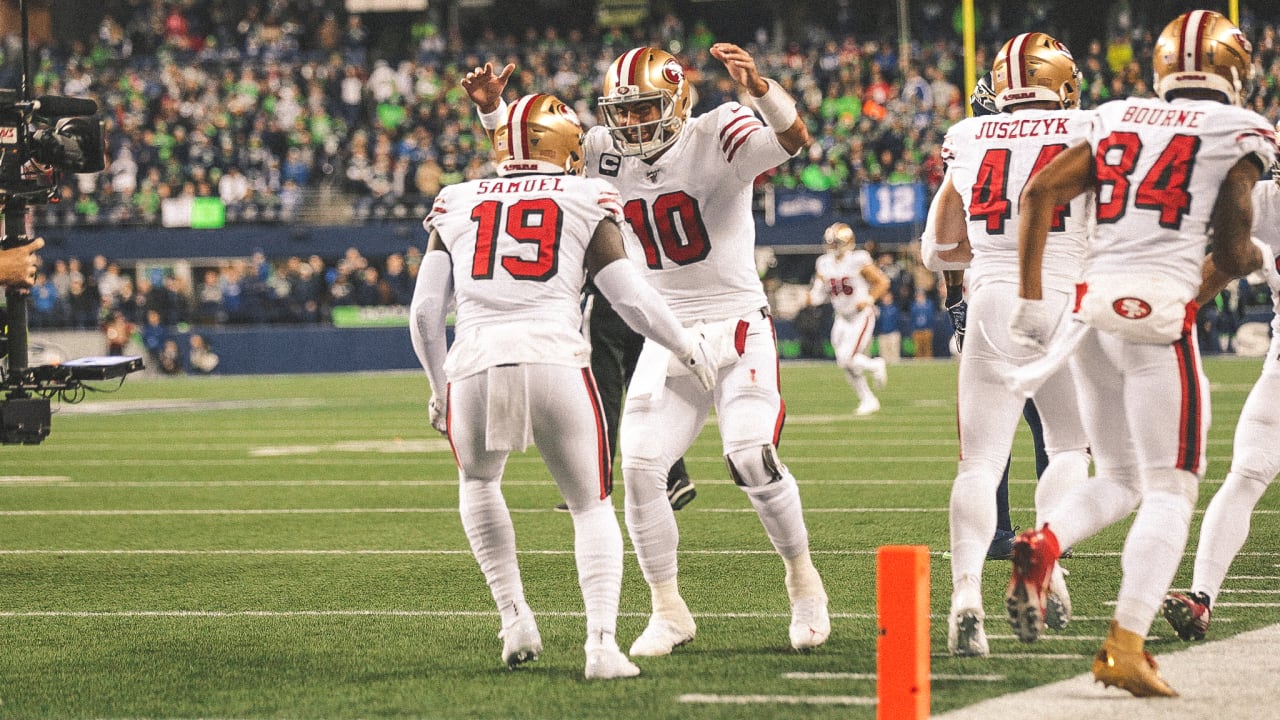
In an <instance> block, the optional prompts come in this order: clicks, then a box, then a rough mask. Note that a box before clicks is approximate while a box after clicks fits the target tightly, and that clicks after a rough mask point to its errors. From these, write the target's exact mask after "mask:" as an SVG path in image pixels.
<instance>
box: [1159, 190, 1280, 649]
mask: <svg viewBox="0 0 1280 720" xmlns="http://www.w3.org/2000/svg"><path fill="white" fill-rule="evenodd" d="M1272 173H1273V177H1272V180H1273V182H1260V183H1258V184H1256V185H1255V186H1254V188H1253V198H1252V202H1253V237H1254V242H1255V243H1257V244H1259V245H1260V247H1259V249H1260V250H1262V252H1263V261H1264V262H1263V267H1262V272H1263V273H1265V275H1266V278H1267V285H1268V286H1269V287H1270V288H1271V302H1272V303H1273V305H1274V310H1275V314H1274V315H1273V317H1272V318H1271V346H1270V349H1269V350H1268V351H1267V359H1266V360H1265V361H1264V362H1263V365H1262V375H1261V377H1259V378H1258V382H1256V383H1254V386H1253V389H1252V390H1250V391H1249V397H1248V398H1246V399H1245V401H1244V408H1243V409H1242V410H1241V411H1240V419H1239V420H1238V421H1237V423H1236V436H1235V442H1234V446H1233V448H1232V453H1231V470H1230V471H1229V472H1228V473H1227V479H1226V480H1224V481H1223V483H1222V487H1220V488H1218V492H1216V493H1214V495H1213V499H1212V500H1210V501H1209V507H1208V509H1206V510H1205V513H1204V520H1202V521H1201V524H1200V544H1199V545H1198V546H1197V547H1196V560H1195V569H1194V572H1193V574H1192V577H1191V589H1190V590H1189V591H1188V592H1185V593H1183V592H1174V593H1169V594H1168V595H1166V596H1165V599H1164V606H1163V608H1162V611H1163V613H1164V617H1165V619H1166V620H1168V621H1169V624H1170V625H1172V626H1173V628H1174V630H1176V631H1177V633H1178V637H1180V638H1182V639H1183V640H1203V639H1204V635H1205V632H1206V631H1207V630H1208V629H1209V615H1210V608H1211V607H1212V605H1213V602H1214V601H1215V600H1217V598H1218V592H1219V591H1220V590H1221V589H1222V581H1223V580H1224V579H1226V577H1227V569H1228V568H1230V567H1231V562H1232V561H1233V560H1234V559H1235V557H1236V554H1237V553H1239V552H1240V548H1241V547H1244V541H1245V540H1246V539H1247V538H1248V537H1249V525H1250V516H1251V515H1252V514H1253V508H1254V506H1256V505H1257V504H1258V500H1260V499H1261V498H1262V494H1263V493H1264V492H1266V490H1267V486H1268V485H1270V484H1271V481H1273V480H1275V478H1276V474H1277V473H1280V451H1277V449H1276V427H1278V426H1280V272H1277V271H1278V270H1280V266H1278V265H1277V262H1276V261H1277V258H1280V176H1277V175H1275V173H1276V168H1275V166H1274V165H1273V166H1272ZM1212 262H1213V258H1212V255H1211V256H1210V258H1209V259H1208V260H1206V263H1212ZM1211 272H1212V270H1211ZM1219 290H1221V288H1218V287H1212V286H1211V287H1207V288H1203V289H1202V290H1201V293H1200V297H1199V298H1198V300H1199V301H1200V302H1201V304H1203V303H1206V302H1209V301H1211V300H1213V297H1214V296H1215V295H1217V294H1218V291H1219Z"/></svg>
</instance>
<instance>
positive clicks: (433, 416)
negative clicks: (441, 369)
mask: <svg viewBox="0 0 1280 720" xmlns="http://www.w3.org/2000/svg"><path fill="white" fill-rule="evenodd" d="M448 409H449V407H448V403H447V401H446V400H445V399H444V398H442V397H439V396H436V395H432V396H431V400H430V402H428V403H427V419H429V420H430V421H431V427H433V428H435V429H436V430H439V431H440V433H441V434H443V435H448V434H449V413H448V412H447V411H448Z"/></svg>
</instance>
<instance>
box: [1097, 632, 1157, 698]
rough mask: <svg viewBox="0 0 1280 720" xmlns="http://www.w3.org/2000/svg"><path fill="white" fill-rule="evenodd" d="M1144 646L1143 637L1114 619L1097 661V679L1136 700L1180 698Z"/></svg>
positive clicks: (1104, 685) (1105, 685)
mask: <svg viewBox="0 0 1280 720" xmlns="http://www.w3.org/2000/svg"><path fill="white" fill-rule="evenodd" d="M1142 645H1143V639H1142V636H1141V635H1138V634H1137V633H1133V632H1129V631H1128V630H1125V629H1123V628H1121V627H1120V626H1119V625H1117V624H1116V621H1115V620H1112V621H1111V629H1110V630H1109V631H1108V632H1107V639H1106V640H1105V641H1104V642H1103V643H1102V649H1101V650H1099V651H1098V654H1097V655H1095V656H1094V658H1093V679H1094V680H1097V681H1098V682H1100V683H1102V685H1103V687H1112V686H1115V687H1118V688H1120V689H1121V690H1127V691H1129V693H1131V694H1132V695H1134V696H1135V697H1177V696H1178V693H1177V691H1176V690H1174V689H1173V688H1171V687H1169V684H1168V683H1166V682H1165V681H1164V678H1162V677H1160V672H1159V666H1157V665H1156V660H1155V658H1153V657H1151V653H1149V652H1147V651H1145V650H1143V649H1142Z"/></svg>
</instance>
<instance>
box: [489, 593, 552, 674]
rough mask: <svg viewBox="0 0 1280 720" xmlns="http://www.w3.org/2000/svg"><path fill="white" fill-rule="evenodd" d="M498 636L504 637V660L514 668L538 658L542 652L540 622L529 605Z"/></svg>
mask: <svg viewBox="0 0 1280 720" xmlns="http://www.w3.org/2000/svg"><path fill="white" fill-rule="evenodd" d="M498 637H499V638H501V639H502V662H504V663H506V664H507V667H508V668H511V669H513V670H514V669H515V667H516V666H517V665H519V664H521V663H527V662H532V661H534V660H537V659H538V655H540V654H541V653H542V636H541V635H539V634H538V623H537V622H535V621H534V619H533V613H532V612H531V611H529V609H528V608H527V607H526V608H524V611H523V612H521V613H520V615H519V617H517V618H516V619H515V621H513V622H512V623H511V624H509V625H507V626H506V627H504V628H502V632H499V633H498Z"/></svg>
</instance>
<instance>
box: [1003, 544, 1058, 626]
mask: <svg viewBox="0 0 1280 720" xmlns="http://www.w3.org/2000/svg"><path fill="white" fill-rule="evenodd" d="M1057 562H1058V538H1057V537H1055V536H1054V534H1053V531H1052V530H1050V529H1049V525H1048V524H1045V526H1044V527H1043V528H1041V529H1039V530H1027V531H1025V532H1023V533H1022V534H1021V535H1019V536H1018V539H1017V540H1016V541H1014V543H1013V574H1012V576H1011V577H1010V578H1009V587H1008V589H1007V590H1005V597H1004V603H1005V609H1007V610H1008V612H1009V625H1010V626H1012V627H1013V631H1014V633H1015V634H1016V635H1017V636H1018V639H1019V640H1021V641H1022V642H1034V641H1035V639H1036V638H1038V637H1040V632H1041V631H1042V630H1044V622H1045V604H1046V601H1047V597H1048V594H1049V583H1050V581H1051V579H1052V576H1053V567H1054V565H1056V564H1057Z"/></svg>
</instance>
